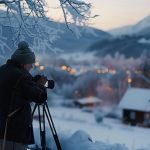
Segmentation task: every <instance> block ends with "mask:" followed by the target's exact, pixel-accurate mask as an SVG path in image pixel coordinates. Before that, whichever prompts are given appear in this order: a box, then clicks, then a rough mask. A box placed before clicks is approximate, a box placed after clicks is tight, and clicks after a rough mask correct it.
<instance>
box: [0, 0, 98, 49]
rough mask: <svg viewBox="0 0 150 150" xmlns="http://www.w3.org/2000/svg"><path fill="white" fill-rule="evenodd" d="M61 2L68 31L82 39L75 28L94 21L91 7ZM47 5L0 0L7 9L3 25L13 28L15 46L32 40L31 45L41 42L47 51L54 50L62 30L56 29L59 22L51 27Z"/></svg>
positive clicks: (78, 0)
mask: <svg viewBox="0 0 150 150" xmlns="http://www.w3.org/2000/svg"><path fill="white" fill-rule="evenodd" d="M58 1H59V2H60V7H61V8H62V13H63V14H64V19H65V22H66V25H67V27H68V29H70V30H71V31H75V33H76V35H77V36H78V37H79V36H80V31H78V30H77V28H76V25H80V26H84V25H85V24H86V21H87V20H88V19H89V18H92V17H91V12H90V9H91V4H90V3H86V2H84V1H83V0H58ZM47 6H48V5H47V3H46V0H0V7H2V8H3V10H5V11H4V12H3V13H0V22H2V23H0V25H1V26H3V27H8V26H9V27H10V29H11V31H12V33H13V36H12V37H13V39H12V40H13V41H14V43H16V42H18V41H19V40H27V39H28V40H29V39H33V40H31V41H33V42H32V43H37V41H39V42H40V44H38V45H39V46H40V45H42V46H45V50H46V49H51V50H54V48H52V43H53V42H54V41H55V40H56V39H58V38H59V34H60V33H62V32H63V31H62V30H60V29H59V28H58V29H56V23H55V25H53V26H51V24H53V23H54V22H53V21H52V19H50V18H49V17H47V10H48V7H47ZM93 17H96V16H93ZM43 43H45V44H43ZM36 46H37V44H36ZM39 49H41V46H40V48H39ZM57 51H58V49H57Z"/></svg>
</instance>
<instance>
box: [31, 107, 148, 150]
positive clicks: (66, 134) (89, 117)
mask: <svg viewBox="0 0 150 150" xmlns="http://www.w3.org/2000/svg"><path fill="white" fill-rule="evenodd" d="M50 111H51V115H52V117H53V121H54V124H55V127H56V130H57V132H58V135H59V137H60V139H61V141H65V140H67V138H68V141H69V139H70V138H71V136H72V135H73V134H74V133H75V132H76V131H78V130H82V131H81V133H82V132H83V134H87V136H86V137H88V136H90V137H89V138H90V139H92V141H93V142H94V143H95V144H94V146H95V145H96V144H97V143H98V142H97V141H99V143H98V144H99V147H100V145H101V146H102V145H103V147H105V148H102V147H101V149H104V150H106V149H107V150H112V149H114V150H116V149H118V150H125V149H126V150H150V129H146V128H141V127H131V126H127V125H123V124H122V123H121V122H120V121H119V120H114V119H108V118H104V120H103V122H102V123H97V122H96V121H95V117H94V115H93V114H92V113H87V112H83V111H81V110H80V109H75V108H63V107H50ZM34 127H35V132H36V134H37V131H36V130H39V128H38V122H37V121H35V122H34ZM47 130H48V129H47ZM47 133H48V135H47V136H48V137H47V139H48V142H49V139H51V138H50V137H49V136H50V134H49V131H47ZM73 136H76V135H73ZM77 136H78V134H77ZM37 137H38V135H36V143H37V144H39V139H38V138H37ZM79 142H81V140H79ZM100 142H102V143H101V144H100ZM50 143H51V142H49V146H50V145H51V144H50ZM67 143H68V142H67ZM105 144H106V145H107V146H104V145H105ZM118 144H121V145H118ZM81 145H83V144H81ZM86 145H88V144H86ZM109 145H111V148H110V147H109ZM90 146H91V144H90ZM90 146H88V147H90ZM113 146H114V147H116V146H118V148H113ZM120 146H123V148H121V147H120ZM96 147H98V146H96ZM119 147H120V148H119ZM76 149H79V148H76ZM89 150H97V148H91V149H90V148H89Z"/></svg>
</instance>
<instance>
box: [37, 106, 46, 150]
mask: <svg viewBox="0 0 150 150" xmlns="http://www.w3.org/2000/svg"><path fill="white" fill-rule="evenodd" d="M43 107H44V106H42V108H43ZM42 113H43V114H42V120H41V113H40V106H39V105H38V114H39V127H40V139H41V146H42V150H46V146H45V145H46V141H45V115H44V108H43V112H42ZM42 121H43V122H42Z"/></svg>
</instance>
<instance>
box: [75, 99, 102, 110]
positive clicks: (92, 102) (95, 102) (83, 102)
mask: <svg viewBox="0 0 150 150" xmlns="http://www.w3.org/2000/svg"><path fill="white" fill-rule="evenodd" d="M101 102H102V100H100V99H99V98H97V97H86V98H81V99H77V100H75V101H74V103H75V105H76V106H77V107H79V108H84V107H89V108H93V107H97V106H100V104H101Z"/></svg>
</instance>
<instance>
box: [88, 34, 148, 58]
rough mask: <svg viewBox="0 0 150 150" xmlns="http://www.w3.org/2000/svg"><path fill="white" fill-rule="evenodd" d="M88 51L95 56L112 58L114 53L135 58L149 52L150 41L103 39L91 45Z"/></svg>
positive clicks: (140, 38) (129, 38)
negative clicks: (109, 56)
mask: <svg viewBox="0 0 150 150" xmlns="http://www.w3.org/2000/svg"><path fill="white" fill-rule="evenodd" d="M88 51H90V52H94V53H95V55H96V56H99V57H103V56H106V55H108V54H109V55H111V56H114V55H115V54H116V53H119V54H123V55H124V56H125V57H126V58H130V57H134V58H137V57H139V56H141V54H142V53H143V52H145V51H147V52H149V51H150V41H149V40H147V41H146V40H145V39H143V38H142V37H139V36H122V37H117V38H112V39H105V40H103V41H98V42H96V43H94V44H92V45H91V46H90V47H89V49H88Z"/></svg>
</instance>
